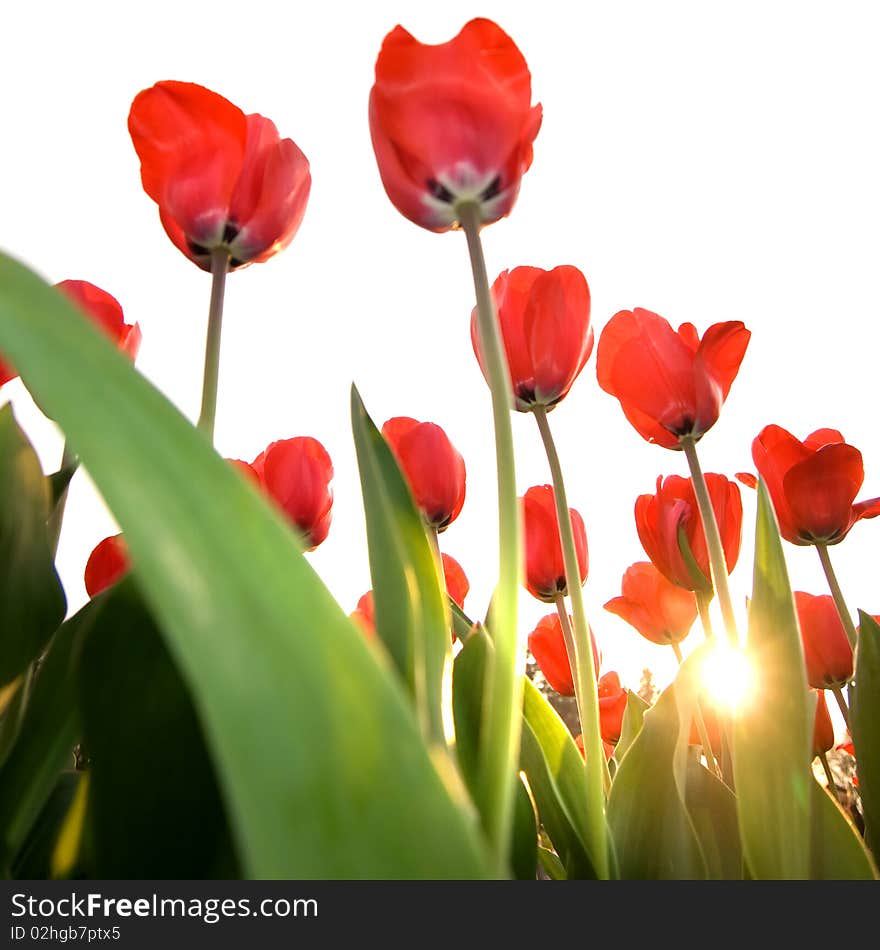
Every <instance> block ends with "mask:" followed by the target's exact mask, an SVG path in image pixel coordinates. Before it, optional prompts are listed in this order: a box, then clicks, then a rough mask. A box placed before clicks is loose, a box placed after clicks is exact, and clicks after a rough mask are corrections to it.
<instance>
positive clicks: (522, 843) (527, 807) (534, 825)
mask: <svg viewBox="0 0 880 950" xmlns="http://www.w3.org/2000/svg"><path fill="white" fill-rule="evenodd" d="M512 844H513V847H512V848H511V855H510V864H511V867H512V869H513V876H514V878H516V880H518V881H534V880H535V877H536V875H537V871H538V817H537V815H536V814H535V805H534V803H533V802H532V798H531V796H530V795H529V791H528V789H527V788H526V786H525V784H524V783H523V777H522V775H520V777H519V781H518V782H517V783H516V794H515V795H514V802H513V842H512Z"/></svg>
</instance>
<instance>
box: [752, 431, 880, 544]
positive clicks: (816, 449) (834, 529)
mask: <svg viewBox="0 0 880 950" xmlns="http://www.w3.org/2000/svg"><path fill="white" fill-rule="evenodd" d="M752 459H753V461H754V463H755V467H756V468H757V469H758V473H759V474H760V476H761V477H762V478H763V479H764V481H765V483H766V485H767V491H768V492H769V493H770V499H771V501H772V502H773V508H774V510H775V511H776V519H777V521H778V522H779V533H780V534H781V535H782V536H783V537H784V538H785V539H786V540H787V541H790V542H791V543H792V544H821V545H828V544H838V543H839V542H840V541H842V540H843V539H844V538H845V537H846V535H847V533H848V532H849V530H850V528H852V526H853V525H854V524H855V523H856V522H857V521H859V520H861V519H862V518H876V517H877V515H880V498H871V499H869V500H867V501H860V502H857V503H854V502H855V497H856V494H857V493H858V491H859V489H860V488H861V487H862V482H863V481H864V477H865V474H864V469H863V466H862V454H861V452H859V450H858V449H857V448H855V446H852V445H847V443H846V442H845V441H844V438H843V436H842V435H841V434H840V433H839V432H838V431H837V430H836V429H818V430H817V431H816V432H813V433H811V434H810V435H808V436H807V437H806V439H804V441H803V442H801V441H800V440H799V439H797V438H796V437H795V436H793V435H792V434H791V433H790V432H787V431H786V430H785V429H783V428H782V427H781V426H776V425H769V426H765V427H764V428H763V429H762V430H761V432H760V433H759V435H758V436H757V438H756V439H755V440H754V442H752ZM740 480H741V481H744V482H745V483H746V484H749V485H754V484H755V483H756V482H755V478H754V476H751V475H748V474H743V475H741V476H740Z"/></svg>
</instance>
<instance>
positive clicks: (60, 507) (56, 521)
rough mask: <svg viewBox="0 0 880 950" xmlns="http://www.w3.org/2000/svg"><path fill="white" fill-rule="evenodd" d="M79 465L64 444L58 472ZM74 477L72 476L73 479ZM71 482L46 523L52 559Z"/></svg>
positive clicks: (59, 535)
mask: <svg viewBox="0 0 880 950" xmlns="http://www.w3.org/2000/svg"><path fill="white" fill-rule="evenodd" d="M78 464H79V460H78V459H77V457H76V454H75V453H74V452H72V451H71V450H70V447H69V446H68V444H67V442H65V443H64V449H63V451H62V453H61V465H59V466H58V471H59V472H63V471H64V470H65V469H67V468H71V467H75V466H77V465H78ZM72 477H73V475H72V474H71V478H72ZM69 484H70V482H69V481H68V484H67V485H65V486H64V490H63V491H62V492H61V494H60V495H59V496H58V501H57V502H55V507H54V508H53V509H52V513H51V514H50V515H49V520H48V521H47V522H46V530H47V531H48V534H49V550H50V551H51V553H52V558H53V559H54V558H55V555H56V554H57V553H58V541H59V539H60V537H61V523H62V521H63V520H64V509H65V508H66V507H67V489H68V486H69Z"/></svg>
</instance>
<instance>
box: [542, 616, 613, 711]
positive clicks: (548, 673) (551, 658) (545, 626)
mask: <svg viewBox="0 0 880 950" xmlns="http://www.w3.org/2000/svg"><path fill="white" fill-rule="evenodd" d="M569 623H571V620H570V619H569ZM590 646H591V647H592V649H593V671H594V672H595V673H598V671H599V667H600V666H601V664H602V656H601V653H600V652H599V646H598V644H597V643H596V638H595V637H594V636H593V631H592V630H590ZM529 649H530V650H531V651H532V656H533V657H534V658H535V662H536V663H537V664H538V667H539V668H540V670H541V672H542V673H543V674H544V678H545V679H546V680H547V682H548V683H549V684H550V686H551V687H552V688H553V689H555V690H556V692H557V693H559V694H560V695H562V696H574V680H573V678H572V673H571V665H570V664H569V662H568V651H567V650H566V649H565V636H564V635H563V633H562V621H561V620H560V619H559V614H558V613H553V614H547V615H546V616H545V617H542V618H541V619H540V620H539V621H538V624H537V626H536V627H535V629H534V630H533V631H532V632H531V633H530V634H529Z"/></svg>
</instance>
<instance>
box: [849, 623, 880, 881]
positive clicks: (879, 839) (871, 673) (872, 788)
mask: <svg viewBox="0 0 880 950" xmlns="http://www.w3.org/2000/svg"><path fill="white" fill-rule="evenodd" d="M851 690H852V697H853V698H852V706H851V709H850V725H851V726H852V740H853V748H854V749H855V754H856V769H857V770H858V775H859V795H860V796H861V799H862V809H863V811H864V815H865V840H866V841H867V843H868V846H869V847H870V848H871V850H872V851H873V853H874V858H875V859H876V860H877V861H878V863H880V625H878V624H877V621H876V620H874V618H873V617H872V616H871V615H870V614H866V613H865V612H864V611H862V610H860V611H859V641H858V644H857V646H856V669H855V683H854V684H853V686H852V687H851Z"/></svg>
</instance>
